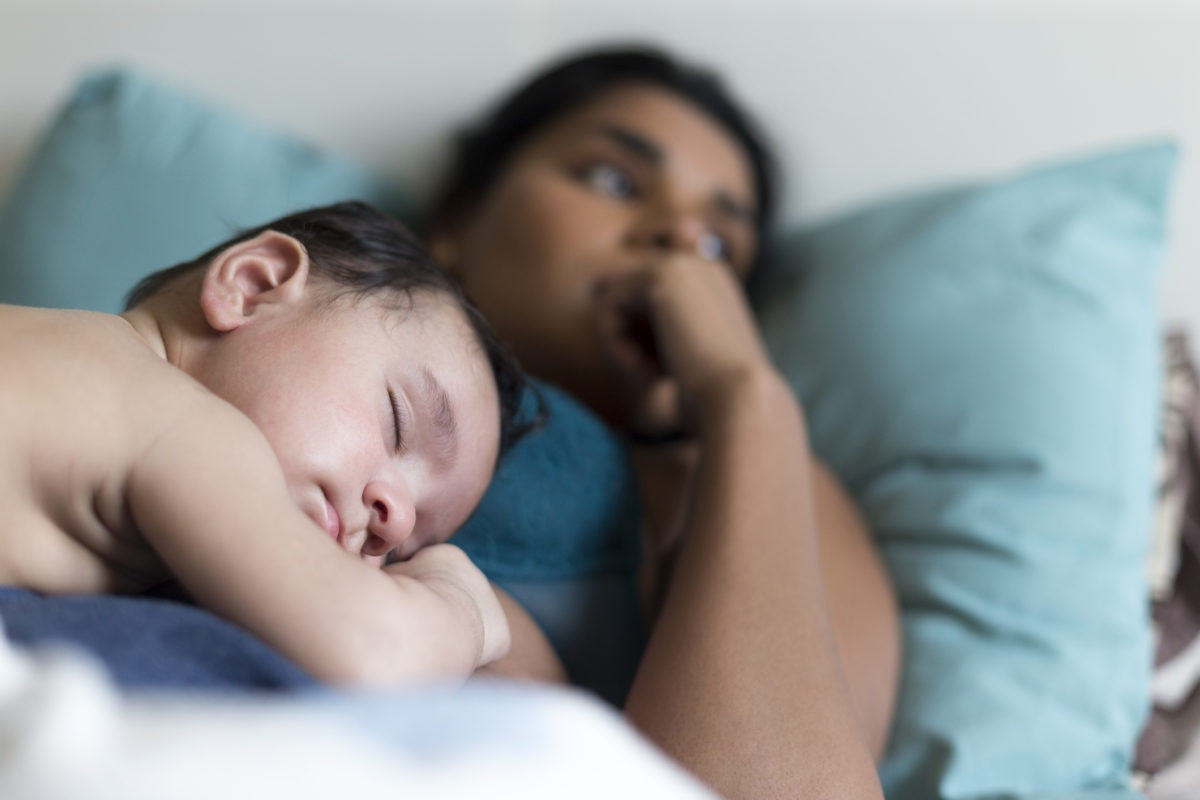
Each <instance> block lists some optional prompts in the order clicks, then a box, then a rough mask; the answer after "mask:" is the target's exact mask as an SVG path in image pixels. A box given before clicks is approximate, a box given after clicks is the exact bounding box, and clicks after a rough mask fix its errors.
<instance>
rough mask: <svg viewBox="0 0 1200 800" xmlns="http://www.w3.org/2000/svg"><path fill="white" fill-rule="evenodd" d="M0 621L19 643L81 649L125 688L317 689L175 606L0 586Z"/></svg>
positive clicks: (268, 652)
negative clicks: (58, 595)
mask: <svg viewBox="0 0 1200 800" xmlns="http://www.w3.org/2000/svg"><path fill="white" fill-rule="evenodd" d="M0 619H2V620H3V623H4V631H5V633H6V634H7V635H8V638H9V639H10V640H11V641H13V642H16V643H18V644H25V645H42V644H48V643H66V644H69V645H72V646H74V647H80V648H83V649H84V650H86V651H88V652H90V653H91V654H92V655H94V656H95V657H96V658H98V659H99V660H101V661H102V662H104V664H105V666H106V667H107V668H108V671H109V672H110V673H111V674H112V677H113V679H114V680H115V681H116V682H117V684H118V685H119V686H122V687H124V688H131V689H132V688H137V689H194V690H200V691H205V690H220V691H261V690H281V689H302V688H312V687H315V686H316V685H317V684H316V682H315V681H314V680H313V679H312V678H311V677H309V676H308V675H307V674H306V673H305V672H304V671H303V670H301V669H300V668H299V667H297V666H296V665H295V664H293V663H292V662H290V661H288V660H287V659H286V658H284V657H283V656H281V655H279V654H278V653H276V652H275V651H274V650H272V649H270V648H269V647H267V646H266V645H264V644H263V643H262V642H260V641H259V640H258V639H256V638H254V637H253V636H251V635H250V634H249V633H247V632H246V631H244V630H242V629H241V628H239V627H237V626H235V625H232V624H230V623H228V622H226V621H224V620H222V619H220V618H218V617H215V616H213V615H212V614H210V613H208V612H206V611H204V610H202V609H199V608H195V607H194V606H190V605H187V604H186V603H181V602H178V601H175V600H166V599H160V598H156V597H125V596H115V595H99V596H92V595H72V596H61V597H43V596H41V595H38V594H35V593H33V592H29V591H26V590H24V589H14V588H12V587H9V586H0Z"/></svg>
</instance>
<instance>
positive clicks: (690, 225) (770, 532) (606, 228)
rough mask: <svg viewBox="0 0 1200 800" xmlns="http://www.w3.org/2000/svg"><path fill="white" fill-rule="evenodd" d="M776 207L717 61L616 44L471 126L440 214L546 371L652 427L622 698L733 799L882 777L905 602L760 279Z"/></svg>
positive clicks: (473, 289)
mask: <svg viewBox="0 0 1200 800" xmlns="http://www.w3.org/2000/svg"><path fill="white" fill-rule="evenodd" d="M773 203H774V190H773V184H772V173H771V169H770V167H769V159H768V156H767V154H766V152H765V150H764V149H763V147H762V146H761V144H760V143H759V139H758V137H757V136H756V135H755V133H754V131H753V129H752V127H751V125H750V124H749V122H748V121H747V119H746V118H745V116H744V115H743V114H742V113H741V112H740V111H739V110H738V108H737V106H736V105H735V104H734V103H733V102H732V101H731V100H730V99H729V98H728V97H727V95H726V94H725V92H724V90H723V89H722V87H721V86H720V84H719V83H718V82H717V80H716V79H714V78H713V77H712V76H710V75H708V74H707V73H704V72H701V71H697V70H694V69H691V68H689V67H685V66H681V65H679V64H677V63H675V62H673V61H672V60H670V59H669V58H668V57H666V56H664V55H662V54H659V53H656V52H653V51H648V50H636V49H635V50H611V51H598V52H594V53H587V54H583V55H580V56H578V57H575V58H572V59H569V60H567V61H565V62H563V63H560V64H558V65H555V66H553V67H551V68H550V69H549V70H548V71H546V72H545V73H543V74H542V75H541V76H539V77H537V78H535V79H534V80H533V81H531V82H530V83H528V84H527V85H525V86H524V87H523V88H521V89H519V90H518V91H517V92H515V93H514V94H513V95H511V96H510V97H509V98H508V99H507V100H505V101H504V102H502V103H501V104H500V106H499V107H498V108H497V110H496V111H494V112H493V114H492V115H491V116H490V117H489V118H488V119H486V120H485V121H484V122H483V123H482V124H481V125H479V126H478V127H477V128H476V129H475V130H474V131H472V132H470V133H469V134H468V135H467V136H465V137H464V139H463V141H462V146H461V150H460V152H459V154H458V161H457V163H456V164H455V165H454V167H453V169H452V170H451V173H450V176H449V178H448V180H447V181H446V183H445V185H444V186H443V188H442V190H441V192H440V194H439V195H438V198H437V200H436V202H435V204H434V207H433V213H432V215H431V223H430V227H429V233H430V241H431V243H432V246H433V249H434V252H435V254H436V255H437V256H438V257H439V258H440V259H441V260H442V262H443V264H445V265H446V266H447V267H448V268H449V269H450V270H451V271H452V272H454V273H455V274H456V275H457V276H458V277H459V278H460V280H462V282H463V284H464V285H465V287H466V289H467V292H468V294H469V295H470V296H471V297H472V298H473V299H474V300H475V302H476V303H477V304H478V305H479V306H480V307H481V309H482V310H483V312H484V314H485V315H486V316H487V317H488V318H489V320H490V321H491V322H492V324H493V325H494V326H495V327H496V328H497V330H498V332H499V333H500V335H501V336H502V337H504V338H506V339H507V340H508V341H509V342H510V344H511V345H512V347H513V348H514V349H515V351H516V353H517V355H518V357H519V358H520V359H521V361H522V362H523V364H524V365H525V367H526V368H527V369H528V370H529V371H530V372H531V373H532V374H534V375H535V376H538V377H541V378H543V379H545V380H547V381H550V382H552V383H555V384H557V385H559V386H560V387H562V388H564V389H566V390H567V391H569V392H570V393H572V394H573V395H574V396H575V397H576V398H578V399H579V400H581V401H582V402H583V403H585V404H586V405H587V406H589V407H590V408H591V409H592V410H593V411H595V412H596V413H597V414H598V415H599V416H600V417H602V418H603V419H604V420H606V421H607V422H609V423H610V424H611V425H613V426H616V427H618V428H619V429H622V430H625V431H627V432H628V433H629V434H630V435H631V436H632V437H634V439H635V440H636V441H639V442H642V443H644V446H641V447H639V449H638V454H637V457H636V463H637V468H638V472H639V479H640V481H641V485H642V488H643V496H644V504H645V508H646V513H645V517H646V529H647V534H646V535H647V540H648V542H649V543H650V547H649V548H648V551H649V552H650V553H652V554H653V557H652V559H651V561H650V563H649V565H648V566H649V568H648V569H645V570H644V571H645V572H646V574H647V576H653V579H648V580H647V581H646V593H645V594H646V598H647V602H648V604H649V605H650V607H651V613H652V623H651V629H650V636H649V641H648V643H647V647H646V650H645V653H644V655H643V657H642V660H641V662H640V664H639V665H638V669H637V673H636V675H635V678H634V681H633V685H632V688H631V690H630V692H629V695H628V698H627V701H626V704H625V713H626V714H627V716H628V717H629V718H630V719H631V720H632V721H633V722H634V724H636V725H637V726H638V727H639V728H640V729H641V730H642V731H643V732H645V733H646V734H647V735H648V736H649V737H650V738H652V739H653V740H654V741H656V742H657V743H658V744H659V745H660V746H661V747H663V748H664V749H665V750H666V751H667V752H669V753H670V754H672V755H673V756H674V757H675V758H677V759H678V760H679V761H680V762H681V763H682V764H684V765H685V766H687V767H688V768H689V769H691V770H692V771H693V772H695V773H696V774H697V775H699V776H700V777H701V778H702V779H704V780H705V781H706V782H707V783H709V784H710V785H711V786H713V787H714V788H716V789H717V790H718V791H720V792H721V793H722V794H724V795H726V796H729V797H755V798H761V797H773V796H779V797H809V796H818V795H821V796H825V795H829V796H838V797H879V796H880V793H879V792H880V790H879V785H878V781H877V779H876V777H875V773H874V762H873V760H872V759H873V758H876V759H877V758H878V757H879V756H880V755H881V753H882V750H883V747H884V744H885V742H886V736H887V731H888V726H889V723H890V715H891V710H892V704H893V700H894V694H895V686H896V679H897V673H898V663H899V633H898V622H897V614H896V608H895V604H894V600H893V597H892V593H891V590H890V587H889V584H888V581H887V576H886V573H885V571H884V569H883V567H882V565H881V562H880V560H879V558H878V556H877V554H876V553H875V551H874V549H873V546H872V544H871V541H870V539H869V537H868V535H867V533H866V531H865V528H864V525H863V523H862V520H861V519H860V517H859V516H858V514H857V513H856V512H855V509H854V508H853V506H852V504H851V503H850V501H849V500H848V498H847V496H846V494H845V492H844V491H843V490H842V488H841V487H840V486H839V485H838V483H837V482H836V480H835V479H834V478H833V476H832V475H831V474H830V473H829V472H828V471H827V470H826V469H825V468H824V467H822V466H821V465H820V464H819V463H818V462H817V461H816V460H815V459H813V457H812V456H811V454H810V453H809V452H808V446H807V439H806V435H805V428H804V418H803V413H802V411H801V409H800V408H799V406H798V404H797V402H796V400H795V398H794V397H793V395H792V394H791V392H790V390H789V389H788V387H787V385H786V383H785V381H784V380H783V378H782V377H781V376H780V375H779V374H778V373H777V372H776V370H775V369H774V368H773V367H772V365H771V363H770V361H769V359H768V357H767V355H766V352H765V350H764V347H763V344H762V342H761V341H760V339H759V336H758V333H757V331H756V329H755V325H754V320H753V317H752V315H751V312H750V310H749V308H748V306H747V303H746V300H745V298H744V295H743V292H742V288H743V284H744V282H745V281H746V280H748V279H749V278H750V276H751V275H752V273H753V271H754V270H755V268H756V266H757V264H758V261H759V258H760V254H761V252H762V249H763V241H764V234H765V231H766V230H767V227H768V224H769V222H770V215H771V211H772V206H773ZM515 649H516V653H515V654H514V658H515V659H518V660H519V659H520V658H521V655H522V654H521V643H520V641H519V640H518V641H517V643H516V645H515ZM526 663H527V662H526ZM522 668H523V669H524V668H525V667H522ZM532 669H533V671H535V672H536V671H537V668H536V667H534V668H532ZM549 672H551V673H552V672H553V670H552V668H551V669H550V670H549Z"/></svg>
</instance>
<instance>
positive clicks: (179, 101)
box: [0, 69, 405, 311]
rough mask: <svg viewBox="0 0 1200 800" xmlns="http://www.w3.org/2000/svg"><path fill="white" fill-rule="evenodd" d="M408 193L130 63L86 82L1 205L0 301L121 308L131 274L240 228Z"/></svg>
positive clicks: (390, 204) (389, 202)
mask: <svg viewBox="0 0 1200 800" xmlns="http://www.w3.org/2000/svg"><path fill="white" fill-rule="evenodd" d="M351 198H358V199H363V200H368V201H370V202H372V203H375V204H376V205H379V206H381V207H383V208H386V209H389V210H392V211H402V210H403V209H404V208H405V202H404V194H403V193H402V192H401V191H400V190H399V189H398V188H397V187H395V186H393V185H391V184H390V183H389V182H388V181H386V180H383V179H380V178H379V177H377V176H375V175H374V174H372V173H371V172H370V171H368V170H367V169H365V168H364V167H362V166H360V165H358V164H356V163H353V162H351V161H349V160H347V159H344V158H339V157H337V156H334V155H331V154H329V153H326V152H323V151H321V150H319V149H317V148H315V147H312V146H310V145H308V144H305V143H304V142H301V141H299V140H297V139H294V138H291V137H289V136H286V135H284V134H281V133H277V132H274V131H271V130H268V129H266V128H264V127H261V126H259V125H256V124H254V123H252V122H248V121H246V120H244V119H242V118H241V117H239V116H238V115H236V114H234V113H232V112H228V111H225V110H222V109H220V108H216V107H214V106H212V105H210V104H208V103H207V102H205V101H203V100H201V99H199V98H196V97H193V96H192V95H190V94H189V93H187V92H182V91H179V90H178V89H175V88H172V87H169V86H166V85H162V84H159V83H157V82H155V81H153V80H150V79H147V78H145V77H143V76H141V75H139V74H138V73H136V72H133V71H129V70H122V69H113V70H107V71H104V72H99V73H96V74H94V75H92V76H90V77H87V78H85V79H84V80H83V81H82V82H81V83H80V84H79V85H78V87H77V88H76V89H75V90H74V92H73V94H72V95H71V97H70V98H69V100H68V102H67V104H66V106H65V107H64V108H63V109H62V111H61V112H60V113H59V114H58V116H57V117H56V118H55V119H54V120H53V121H52V123H51V125H50V127H49V129H48V130H47V132H46V134H45V135H44V137H43V138H42V141H41V143H40V145H39V147H38V148H37V150H36V152H34V154H33V155H32V157H31V158H30V160H29V162H28V163H27V164H26V165H25V168H24V170H23V171H22V172H21V174H20V175H19V176H18V178H17V180H16V183H15V185H14V186H13V187H12V189H11V191H10V192H9V194H8V199H7V200H6V201H5V202H4V203H3V205H0V302H6V303H17V304H21V305H33V306H50V307H63V308H85V309H92V310H97V311H119V310H121V308H122V306H123V301H124V297H125V293H126V292H127V291H128V290H129V289H131V288H132V287H133V284H134V283H136V282H137V280H138V279H139V278H141V277H142V276H144V275H146V274H147V273H149V272H152V271H154V270H156V269H160V268H162V267H168V266H171V265H172V264H176V263H179V262H182V261H185V260H187V259H190V258H194V257H195V256H197V255H199V254H200V253H202V252H204V251H205V250H207V249H208V248H209V247H211V246H212V245H214V244H216V243H217V242H220V241H223V240H225V239H227V238H229V237H230V236H231V235H233V234H234V233H236V232H238V231H239V230H242V229H244V228H247V227H251V226H253V225H258V224H261V223H263V222H266V221H267V220H270V219H273V218H275V217H279V216H282V215H284V214H286V213H289V212H292V211H296V210H299V209H302V208H307V207H310V206H316V205H324V204H327V203H332V202H336V201H339V200H346V199H351Z"/></svg>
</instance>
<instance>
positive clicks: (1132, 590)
mask: <svg viewBox="0 0 1200 800" xmlns="http://www.w3.org/2000/svg"><path fill="white" fill-rule="evenodd" d="M1175 160H1176V153H1175V149H1174V148H1173V147H1172V146H1171V145H1168V144H1155V145H1150V146H1145V147H1138V148H1134V149H1129V150H1124V151H1121V152H1116V153H1112V154H1108V155H1101V156H1098V157H1094V158H1088V159H1085V160H1079V161H1073V162H1070V163H1064V164H1059V165H1056V166H1051V167H1047V168H1044V169H1039V170H1036V171H1033V172H1030V173H1028V174H1024V175H1019V176H1016V177H1013V178H1011V179H1007V180H1000V181H997V182H993V183H990V184H985V185H979V186H965V187H959V188H952V189H947V190H944V191H936V192H932V193H928V194H922V195H919V196H909V197H903V198H900V199H897V200H894V201H892V202H885V203H882V204H880V205H876V206H873V207H871V208H868V209H866V210H864V211H861V212H859V213H856V214H853V215H851V216H849V217H846V218H844V219H841V220H838V221H835V222H832V223H830V224H826V225H822V226H820V227H819V228H816V229H814V230H811V231H805V232H802V233H799V234H797V235H796V236H795V237H794V238H792V239H791V240H789V241H787V242H785V243H784V244H783V247H782V254H781V257H780V258H778V259H777V260H776V264H775V270H774V271H773V272H772V273H771V274H770V275H769V276H768V277H767V278H766V279H765V281H764V285H763V286H761V287H759V291H757V292H756V296H757V297H758V298H759V302H758V312H759V315H760V319H761V323H762V326H763V331H764V335H765V338H766V341H767V344H768V346H769V348H770V349H771V352H772V354H773V356H774V358H775V359H776V361H777V363H778V364H779V366H780V367H781V369H782V370H783V372H784V373H785V374H786V375H787V377H788V378H789V380H790V381H791V383H792V385H793V387H794V388H795V390H796V392H797V394H798V396H799V397H800V398H801V400H802V402H803V405H804V409H805V413H806V416H807V420H808V423H809V427H810V435H811V440H812V447H813V449H814V451H815V452H816V453H818V454H819V455H820V456H821V457H822V458H823V459H825V460H826V461H827V462H828V463H829V464H830V465H831V466H832V467H833V469H834V470H835V471H836V472H837V473H838V474H839V475H840V476H841V477H842V478H843V480H845V481H846V483H847V485H848V486H849V489H850V490H851V492H852V493H853V495H854V497H855V498H856V500H857V501H858V503H859V504H860V506H861V508H862V510H863V512H864V514H865V516H866V519H867V521H868V523H869V525H870V527H871V530H872V531H873V533H874V535H875V537H876V539H877V541H878V543H879V546H880V548H881V550H882V553H883V556H884V559H885V560H886V562H887V565H888V568H889V570H890V572H891V574H892V576H893V577H894V580H895V582H896V588H897V592H898V595H899V600H900V605H901V609H902V612H903V632H904V644H905V658H904V663H903V676H902V680H901V687H900V696H899V705H898V708H897V712H896V718H895V724H894V727H893V733H892V742H891V747H890V750H889V752H888V754H887V758H886V761H885V762H884V764H883V767H882V771H881V774H882V778H883V782H884V785H885V789H886V792H887V796H888V798H890V800H935V799H936V798H946V799H947V800H950V799H951V798H952V799H953V800H966V799H967V798H971V799H972V800H976V799H977V798H1009V797H1017V796H1021V797H1039V798H1041V797H1062V798H1066V797H1082V796H1088V797H1097V798H1098V797H1125V796H1127V795H1126V792H1128V791H1129V790H1128V789H1126V787H1127V785H1128V783H1127V778H1128V771H1129V765H1130V761H1131V757H1132V750H1133V745H1134V742H1135V739H1136V737H1137V735H1138V732H1139V729H1140V726H1141V725H1142V722H1143V719H1144V717H1145V713H1146V707H1147V698H1148V670H1149V666H1150V654H1151V651H1150V640H1149V633H1150V629H1149V622H1148V591H1147V587H1146V584H1145V580H1144V575H1143V568H1142V564H1143V563H1144V557H1145V555H1146V551H1147V547H1148V544H1147V543H1148V535H1149V529H1150V525H1151V502H1152V498H1153V494H1154V475H1155V470H1154V461H1153V457H1154V452H1155V441H1156V438H1155V437H1156V431H1157V427H1156V426H1157V418H1158V417H1157V408H1158V386H1159V361H1158V345H1159V331H1158V324H1157V322H1156V313H1155V308H1156V303H1155V275H1156V271H1157V270H1156V268H1157V266H1158V264H1159V261H1160V259H1161V256H1162V254H1163V249H1164V239H1165V233H1164V227H1165V226H1164V218H1165V210H1166V197H1167V193H1168V186H1169V183H1170V178H1171V174H1172V169H1173V167H1174V164H1175ZM1085 789H1087V790H1094V791H1095V792H1096V793H1095V794H1087V795H1077V794H1071V792H1075V791H1081V790H1085ZM1056 793H1061V794H1056ZM1128 796H1136V795H1132V794H1130V795H1128Z"/></svg>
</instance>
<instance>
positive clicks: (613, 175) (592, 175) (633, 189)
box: [582, 163, 637, 199]
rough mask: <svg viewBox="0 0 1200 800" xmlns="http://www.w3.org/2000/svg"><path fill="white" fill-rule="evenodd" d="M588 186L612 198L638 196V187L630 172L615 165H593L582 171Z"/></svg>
mask: <svg viewBox="0 0 1200 800" xmlns="http://www.w3.org/2000/svg"><path fill="white" fill-rule="evenodd" d="M582 178H583V180H584V182H585V183H587V185H588V186H590V187H592V188H593V189H596V190H597V191H600V192H603V193H604V194H607V195H609V196H610V197H616V198H618V199H624V198H627V197H633V196H634V195H635V194H637V186H635V185H634V182H633V178H632V177H631V176H630V175H629V173H628V172H626V171H625V170H623V169H621V168H620V167H617V166H615V165H613V164H605V163H600V164H592V165H590V166H588V167H587V168H585V169H584V170H583V171H582Z"/></svg>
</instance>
